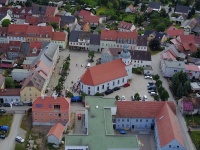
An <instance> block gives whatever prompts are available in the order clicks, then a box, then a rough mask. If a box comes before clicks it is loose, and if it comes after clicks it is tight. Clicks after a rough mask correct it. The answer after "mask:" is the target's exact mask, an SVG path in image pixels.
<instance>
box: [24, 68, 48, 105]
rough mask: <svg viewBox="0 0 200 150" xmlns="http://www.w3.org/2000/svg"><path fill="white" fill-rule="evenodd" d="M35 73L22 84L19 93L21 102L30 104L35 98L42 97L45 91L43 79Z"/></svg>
mask: <svg viewBox="0 0 200 150" xmlns="http://www.w3.org/2000/svg"><path fill="white" fill-rule="evenodd" d="M40 73H41V72H37V71H35V72H34V73H32V74H31V75H30V76H29V77H28V78H26V79H25V81H24V82H23V86H22V88H21V91H20V97H21V102H25V103H26V102H32V101H33V100H34V99H35V98H37V97H40V96H41V95H43V93H44V91H45V81H46V80H45V78H43V77H42V75H41V74H40Z"/></svg>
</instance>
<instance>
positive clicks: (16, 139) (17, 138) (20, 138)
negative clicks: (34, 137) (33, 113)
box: [15, 136, 24, 143]
mask: <svg viewBox="0 0 200 150" xmlns="http://www.w3.org/2000/svg"><path fill="white" fill-rule="evenodd" d="M15 141H17V142H20V143H24V139H23V138H22V137H20V136H16V138H15Z"/></svg>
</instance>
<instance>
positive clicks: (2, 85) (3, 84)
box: [0, 74, 5, 90]
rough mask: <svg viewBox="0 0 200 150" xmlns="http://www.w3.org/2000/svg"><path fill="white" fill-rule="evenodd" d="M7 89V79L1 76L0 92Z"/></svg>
mask: <svg viewBox="0 0 200 150" xmlns="http://www.w3.org/2000/svg"><path fill="white" fill-rule="evenodd" d="M2 89H5V77H4V76H3V75H2V74H0V90H2Z"/></svg>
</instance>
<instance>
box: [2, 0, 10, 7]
mask: <svg viewBox="0 0 200 150" xmlns="http://www.w3.org/2000/svg"><path fill="white" fill-rule="evenodd" d="M8 2H9V0H0V4H1V5H2V6H6V5H8Z"/></svg>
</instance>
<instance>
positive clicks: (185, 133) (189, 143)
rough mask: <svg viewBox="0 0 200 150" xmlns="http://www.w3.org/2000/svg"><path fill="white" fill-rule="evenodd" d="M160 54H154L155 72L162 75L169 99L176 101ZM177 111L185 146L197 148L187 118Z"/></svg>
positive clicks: (189, 148)
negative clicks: (189, 130) (163, 70)
mask: <svg viewBox="0 0 200 150" xmlns="http://www.w3.org/2000/svg"><path fill="white" fill-rule="evenodd" d="M160 54H161V53H158V54H156V55H153V56H152V66H153V72H154V74H158V75H159V76H160V79H161V80H162V82H163V87H164V88H165V89H166V90H167V91H168V93H169V101H173V102H175V100H174V97H173V96H172V94H171V91H170V90H169V85H168V82H167V80H166V79H165V78H164V77H163V76H162V74H161V71H160V68H159V64H160ZM176 112H177V117H178V121H179V125H180V131H181V133H182V138H183V141H184V143H185V147H186V149H187V150H195V149H196V148H195V146H194V144H193V143H192V140H191V138H190V136H189V134H188V129H187V126H186V122H185V119H184V117H183V115H182V114H181V113H180V111H179V110H177V111H176Z"/></svg>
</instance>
